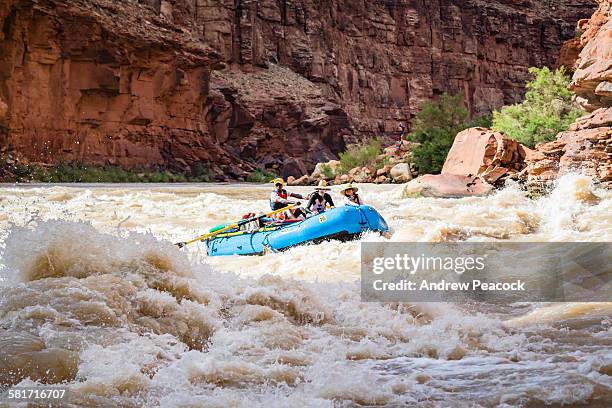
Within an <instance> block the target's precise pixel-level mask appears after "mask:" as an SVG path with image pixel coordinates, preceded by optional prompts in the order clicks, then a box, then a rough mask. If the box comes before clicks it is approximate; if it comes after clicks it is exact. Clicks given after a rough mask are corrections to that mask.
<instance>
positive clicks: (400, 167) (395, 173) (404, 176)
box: [389, 163, 412, 183]
mask: <svg viewBox="0 0 612 408" xmlns="http://www.w3.org/2000/svg"><path fill="white" fill-rule="evenodd" d="M389 175H390V176H391V178H392V179H393V181H394V182H395V183H406V182H408V181H410V180H412V173H411V172H410V165H409V164H408V163H398V164H396V165H395V166H393V167H392V168H391V170H390V171H389Z"/></svg>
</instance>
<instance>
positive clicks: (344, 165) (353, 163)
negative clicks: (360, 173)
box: [338, 139, 382, 174]
mask: <svg viewBox="0 0 612 408" xmlns="http://www.w3.org/2000/svg"><path fill="white" fill-rule="evenodd" d="M381 152H382V147H381V144H380V140H378V139H370V141H369V142H368V143H366V144H364V145H350V146H349V147H348V149H346V151H345V152H343V153H340V165H339V166H338V170H339V172H340V173H341V174H343V173H348V172H349V170H351V169H353V168H355V167H363V166H368V165H374V164H375V162H376V159H377V156H378V155H379V154H380V153H381Z"/></svg>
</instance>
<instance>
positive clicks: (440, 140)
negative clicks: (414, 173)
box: [408, 93, 491, 174]
mask: <svg viewBox="0 0 612 408" xmlns="http://www.w3.org/2000/svg"><path fill="white" fill-rule="evenodd" d="M490 125H491V119H490V116H481V117H478V118H475V119H473V120H471V121H470V119H469V114H468V111H467V108H466V107H465V104H464V102H463V95H462V94H458V95H448V94H446V93H445V94H443V95H442V96H441V97H440V98H439V99H438V100H436V101H426V102H424V103H423V104H422V105H421V111H420V112H419V113H418V114H417V116H416V121H415V126H414V130H413V132H412V133H411V134H410V135H409V136H408V138H409V139H410V140H411V141H414V142H417V143H419V145H418V146H416V147H415V148H414V149H413V150H412V161H413V163H414V164H415V165H416V167H417V169H418V170H419V173H421V174H425V173H430V174H435V173H439V172H440V170H442V166H443V165H444V161H445V160H446V155H447V154H448V151H449V150H450V148H451V146H452V145H453V141H454V140H455V136H456V135H457V133H459V132H461V131H462V130H463V129H467V128H468V127H473V126H482V127H488V126H490Z"/></svg>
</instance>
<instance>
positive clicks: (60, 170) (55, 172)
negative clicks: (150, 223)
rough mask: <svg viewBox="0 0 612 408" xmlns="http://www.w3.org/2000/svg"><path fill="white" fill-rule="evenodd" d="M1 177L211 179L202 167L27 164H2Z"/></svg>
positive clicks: (23, 179)
mask: <svg viewBox="0 0 612 408" xmlns="http://www.w3.org/2000/svg"><path fill="white" fill-rule="evenodd" d="M0 168H3V169H4V171H3V172H2V173H3V174H4V176H3V177H2V178H3V179H4V180H3V181H7V182H20V183H30V182H40V183H183V182H210V181H212V177H211V175H210V172H209V171H208V169H207V168H205V167H203V166H202V167H197V168H196V169H194V170H193V171H192V173H191V174H181V173H173V172H171V171H168V170H125V169H122V168H120V167H117V166H89V165H84V164H77V163H59V164H57V165H55V166H50V167H42V166H38V165H31V164H20V163H13V164H6V162H5V163H4V164H2V163H0Z"/></svg>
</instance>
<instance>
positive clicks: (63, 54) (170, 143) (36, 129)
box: [0, 0, 237, 170]
mask: <svg viewBox="0 0 612 408" xmlns="http://www.w3.org/2000/svg"><path fill="white" fill-rule="evenodd" d="M0 23H2V26H3V30H2V32H1V33H0V79H1V81H0V82H1V83H2V84H3V85H2V88H1V89H0V94H1V95H0V97H1V98H2V99H4V100H5V101H6V104H7V106H8V109H7V114H6V115H5V117H4V120H3V124H4V125H5V126H6V128H7V129H8V145H9V148H10V149H11V150H12V151H14V152H15V153H16V154H17V155H19V156H20V157H22V158H26V159H28V160H29V161H32V162H44V163H53V162H57V161H59V160H63V161H78V162H84V163H92V164H99V165H108V164H111V165H119V166H122V167H125V168H135V167H167V168H173V169H178V170H189V169H190V168H191V167H192V166H193V165H194V164H195V163H199V162H203V163H207V162H214V163H217V164H219V165H226V166H227V165H231V164H234V163H236V162H237V160H236V158H234V157H232V156H231V155H230V154H228V152H227V151H225V150H224V149H223V148H222V147H221V146H219V145H218V144H216V143H215V141H214V140H213V139H212V138H211V137H210V132H209V129H208V128H207V126H206V123H205V122H204V121H203V120H202V118H203V116H204V115H205V114H206V111H207V109H208V106H207V104H206V98H207V96H208V82H209V79H210V71H211V69H212V68H213V67H214V64H216V63H217V61H218V57H217V56H216V54H215V53H214V52H213V51H212V50H211V49H210V48H208V47H206V46H204V45H203V43H201V42H199V41H196V40H195V39H194V38H193V37H192V36H191V35H190V34H189V32H187V31H180V30H176V29H175V27H174V26H172V25H170V24H168V23H167V22H165V21H164V20H163V19H160V18H158V17H157V16H156V14H155V13H154V12H152V11H151V10H150V9H148V8H146V7H143V6H141V5H139V4H138V3H135V2H116V1H106V0H95V1H89V0H88V1H84V0H83V1H80V0H75V1H70V2H67V1H54V0H39V1H34V2H31V1H26V0H8V1H4V2H2V4H1V5H0Z"/></svg>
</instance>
